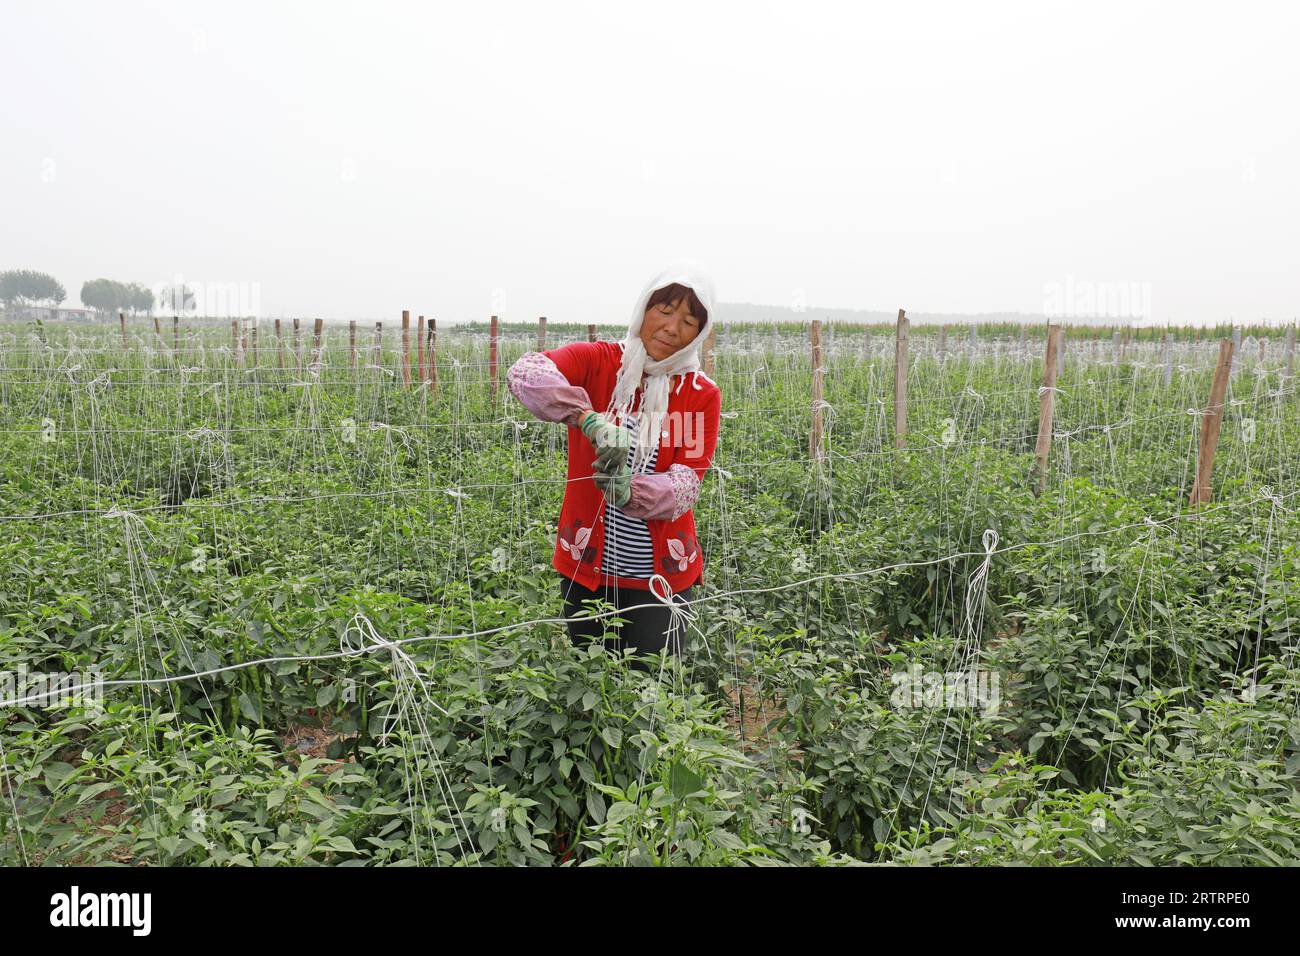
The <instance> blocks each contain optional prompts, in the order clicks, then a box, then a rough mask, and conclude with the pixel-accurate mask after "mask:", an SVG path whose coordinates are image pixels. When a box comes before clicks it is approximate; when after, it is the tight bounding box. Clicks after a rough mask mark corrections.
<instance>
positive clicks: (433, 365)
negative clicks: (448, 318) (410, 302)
mask: <svg viewBox="0 0 1300 956" xmlns="http://www.w3.org/2000/svg"><path fill="white" fill-rule="evenodd" d="M437 344H438V320H437V319H429V348H428V349H427V350H426V351H425V355H426V356H427V357H428V362H429V390H430V391H432V392H437V390H438V363H437V362H436V361H435V346H436V345H437Z"/></svg>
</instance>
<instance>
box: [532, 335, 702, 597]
mask: <svg viewBox="0 0 1300 956" xmlns="http://www.w3.org/2000/svg"><path fill="white" fill-rule="evenodd" d="M541 355H544V356H545V357H546V358H547V359H550V361H551V362H553V363H554V365H555V367H556V368H557V369H559V371H560V372H561V373H562V374H563V376H564V378H565V379H567V381H568V382H569V384H570V385H573V386H577V387H579V388H581V389H584V390H585V391H586V393H587V396H588V397H589V398H590V406H591V407H592V408H594V409H595V410H596V411H602V410H604V409H605V408H607V407H608V405H609V400H610V396H611V395H613V392H614V381H615V379H616V378H617V376H618V369H619V364H620V362H621V360H622V356H623V351H622V346H621V345H619V344H618V343H615V342H574V343H572V344H570V345H566V346H563V347H562V348H558V349H550V350H548V351H546V352H543V353H541ZM530 363H531V365H532V367H531V368H530V367H529V366H530ZM542 364H544V363H541V361H540V359H538V355H537V353H527V354H525V355H524V356H523V357H522V358H521V359H520V360H519V362H517V363H516V364H515V366H514V367H512V368H511V370H510V375H509V380H510V389H511V391H512V392H513V393H514V394H515V395H516V396H517V397H518V398H520V400H521V401H523V402H524V403H525V404H526V405H528V406H529V407H530V408H531V409H533V411H534V413H535V414H538V415H539V417H546V418H548V419H549V420H551V421H563V422H566V423H567V424H568V425H569V467H568V482H567V484H566V487H565V493H564V504H563V505H562V506H561V507H560V524H559V534H558V536H557V538H556V542H555V554H554V556H553V557H552V559H551V564H552V566H553V567H554V568H555V569H556V570H557V571H559V572H560V573H561V574H563V575H565V576H566V577H569V578H572V579H573V580H575V581H577V582H578V583H579V584H581V585H583V586H584V587H587V588H589V589H592V590H594V589H596V588H598V587H599V586H601V585H602V584H603V585H610V586H613V585H617V586H618V587H620V588H639V589H642V590H646V589H648V588H649V587H650V581H649V580H648V579H644V578H625V577H621V576H616V575H608V574H602V573H601V558H602V556H603V552H604V547H605V497H604V495H602V494H601V491H600V489H599V488H597V487H596V485H595V483H594V482H593V481H592V476H593V475H594V474H595V468H594V463H595V459H596V451H595V449H594V448H593V447H592V445H591V442H590V441H588V440H587V436H586V435H584V434H583V433H582V431H581V430H580V429H579V428H578V427H577V424H578V423H577V419H578V418H580V416H578V415H576V414H571V413H570V412H569V411H568V410H567V408H568V407H569V406H572V407H577V406H578V405H579V404H580V402H575V401H573V400H572V399H570V398H566V399H565V400H564V402H563V403H561V402H558V401H552V402H549V403H547V404H545V406H544V407H543V405H542V404H540V403H539V400H538V399H537V397H536V395H533V396H529V394H528V391H529V389H528V385H527V384H526V380H527V379H530V378H532V377H533V373H537V375H536V377H537V378H538V379H544V378H545V374H546V373H545V371H544V370H542V369H541V368H540V366H541V365H542ZM550 374H551V376H553V375H554V372H551V373H550ZM534 391H540V389H535V390H534ZM574 394H576V393H574ZM640 403H641V393H640V392H638V393H637V398H636V407H635V408H633V410H632V411H633V413H635V412H636V411H637V410H638V409H639V408H640ZM562 405H563V406H564V407H561V406H562ZM721 407H722V393H721V391H720V390H719V389H718V386H717V385H715V384H714V383H713V381H712V380H710V379H709V378H708V377H707V376H705V375H704V373H703V372H688V373H687V374H686V375H681V376H674V377H673V378H672V379H671V380H670V382H669V391H668V412H667V414H666V415H665V416H664V423H663V428H662V430H661V432H660V439H659V456H658V458H657V460H656V461H655V468H654V472H655V473H654V474H653V475H645V476H634V477H633V479H632V488H633V497H632V500H631V501H629V502H628V503H627V504H625V505H624V507H623V511H624V513H625V514H628V515H631V516H633V517H642V516H643V515H659V516H660V517H644V520H645V523H646V527H647V528H648V529H649V531H650V538H651V541H652V542H653V545H654V565H655V571H656V572H657V573H658V574H661V575H663V576H664V578H665V579H666V580H667V581H668V585H669V586H670V587H671V588H672V590H673V593H677V592H678V591H681V590H683V589H685V588H687V587H690V586H691V585H693V584H697V583H699V582H700V581H701V580H703V571H704V558H703V555H702V554H701V553H700V547H699V542H698V541H697V539H696V536H695V514H694V511H693V506H694V504H695V501H696V500H697V498H698V495H699V489H700V485H701V483H702V482H703V479H704V475H705V472H707V471H708V469H709V465H710V464H711V463H712V461H713V452H714V449H715V448H716V447H717V444H718V422H719V418H720V412H721ZM651 502H653V504H651ZM638 509H640V510H641V514H638V513H637V510H638Z"/></svg>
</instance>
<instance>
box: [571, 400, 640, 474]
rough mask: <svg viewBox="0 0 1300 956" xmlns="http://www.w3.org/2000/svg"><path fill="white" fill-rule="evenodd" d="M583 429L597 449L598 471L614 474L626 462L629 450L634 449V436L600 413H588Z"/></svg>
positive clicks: (583, 422)
mask: <svg viewBox="0 0 1300 956" xmlns="http://www.w3.org/2000/svg"><path fill="white" fill-rule="evenodd" d="M581 427H582V433H583V434H584V435H586V436H587V438H588V440H589V441H590V442H591V445H592V447H593V448H595V449H596V468H597V469H598V470H600V471H604V472H612V471H614V469H615V468H616V467H617V466H618V465H620V464H622V463H624V462H626V460H627V452H628V449H629V448H631V447H632V436H631V435H629V434H628V431H627V429H626V428H620V427H619V426H618V425H615V424H614V423H613V422H611V421H610V420H609V419H608V418H607V417H606V416H604V415H602V414H600V413H599V412H588V413H587V416H586V417H585V418H583V420H582V426H581Z"/></svg>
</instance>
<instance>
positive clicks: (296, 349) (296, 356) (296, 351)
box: [293, 319, 302, 372]
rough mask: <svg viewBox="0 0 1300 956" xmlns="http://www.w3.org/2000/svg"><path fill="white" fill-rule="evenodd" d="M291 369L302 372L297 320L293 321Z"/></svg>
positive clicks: (300, 329)
mask: <svg viewBox="0 0 1300 956" xmlns="http://www.w3.org/2000/svg"><path fill="white" fill-rule="evenodd" d="M293 367H294V368H295V369H297V370H298V371H299V372H302V328H301V325H300V323H299V321H298V320H297V319H294V320H293Z"/></svg>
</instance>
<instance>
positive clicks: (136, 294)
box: [130, 282, 153, 315]
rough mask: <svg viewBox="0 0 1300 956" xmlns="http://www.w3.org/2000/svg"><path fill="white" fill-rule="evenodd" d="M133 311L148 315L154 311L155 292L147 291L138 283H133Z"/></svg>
mask: <svg viewBox="0 0 1300 956" xmlns="http://www.w3.org/2000/svg"><path fill="white" fill-rule="evenodd" d="M130 308H131V311H132V312H143V313H144V314H145V315H148V314H149V313H150V312H152V311H153V290H152V289H146V288H145V287H144V286H142V285H140V284H139V283H138V282H132V283H131V306H130Z"/></svg>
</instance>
